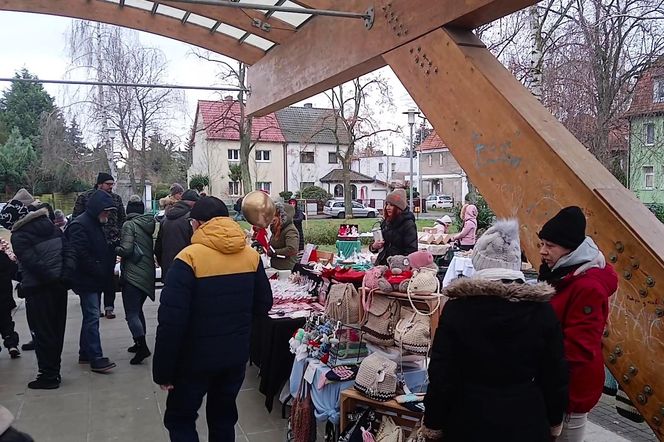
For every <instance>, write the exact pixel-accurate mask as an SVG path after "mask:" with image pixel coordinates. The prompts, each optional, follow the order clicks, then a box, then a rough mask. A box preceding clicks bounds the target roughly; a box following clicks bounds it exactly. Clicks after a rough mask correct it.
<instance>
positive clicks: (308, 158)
mask: <svg viewBox="0 0 664 442" xmlns="http://www.w3.org/2000/svg"><path fill="white" fill-rule="evenodd" d="M314 157H315V156H314V153H313V152H300V163H313V162H314Z"/></svg>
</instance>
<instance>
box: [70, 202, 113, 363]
mask: <svg viewBox="0 0 664 442" xmlns="http://www.w3.org/2000/svg"><path fill="white" fill-rule="evenodd" d="M114 210H116V208H115V205H114V204H113V199H112V198H111V195H110V194H109V193H108V192H105V191H103V190H98V191H96V192H95V193H93V194H92V195H91V196H90V199H89V200H88V202H87V204H86V207H85V212H83V214H81V215H79V216H78V217H76V219H74V221H72V222H71V224H69V226H68V227H67V230H66V235H67V239H68V240H69V243H70V245H71V247H72V248H73V249H74V251H75V252H76V278H75V279H74V280H73V281H72V287H73V289H74V292H75V293H76V294H77V295H78V296H79V297H80V298H81V311H82V312H83V323H82V324H81V338H80V344H79V356H78V361H79V363H81V364H87V363H89V364H90V369H91V370H92V371H95V372H98V373H105V372H107V371H109V370H111V369H113V368H114V367H115V363H114V362H112V361H110V360H109V359H108V358H105V357H104V354H103V352H102V349H101V339H100V337H99V300H100V298H101V292H102V291H103V290H104V289H105V288H106V287H107V285H108V280H109V278H110V277H111V275H109V272H108V268H109V267H110V266H111V265H112V264H113V263H114V262H115V248H114V247H113V246H112V245H111V244H109V243H108V242H107V241H106V237H105V236H104V231H103V226H104V224H106V223H107V222H108V220H109V218H110V213H111V212H113V211H114Z"/></svg>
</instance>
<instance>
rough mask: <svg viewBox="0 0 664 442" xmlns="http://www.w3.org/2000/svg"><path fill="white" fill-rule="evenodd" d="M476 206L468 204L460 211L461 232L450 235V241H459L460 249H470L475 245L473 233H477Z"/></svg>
mask: <svg viewBox="0 0 664 442" xmlns="http://www.w3.org/2000/svg"><path fill="white" fill-rule="evenodd" d="M477 213H478V212H477V206H475V205H474V204H468V205H466V206H465V207H464V209H463V210H462V211H461V217H462V219H463V228H462V229H461V232H459V233H457V234H456V235H453V236H452V241H458V242H459V248H460V249H461V250H470V249H472V248H473V246H474V245H475V234H476V233H477Z"/></svg>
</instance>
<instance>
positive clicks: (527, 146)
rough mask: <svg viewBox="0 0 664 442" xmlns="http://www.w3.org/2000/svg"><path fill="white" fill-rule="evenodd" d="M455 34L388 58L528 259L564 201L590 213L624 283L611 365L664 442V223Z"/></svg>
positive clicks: (613, 320)
mask: <svg viewBox="0 0 664 442" xmlns="http://www.w3.org/2000/svg"><path fill="white" fill-rule="evenodd" d="M464 34H465V35H464ZM457 35H458V36H459V37H460V38H456V36H455V34H454V33H453V32H448V30H446V29H444V28H441V29H438V30H436V31H434V32H431V33H430V34H428V35H426V36H424V37H422V38H420V39H418V40H416V41H413V42H412V43H409V44H407V45H403V46H401V47H399V48H397V49H395V50H393V51H391V52H389V53H388V54H386V55H385V60H386V62H387V63H388V64H389V66H391V67H392V69H393V70H394V72H395V73H396V75H397V76H398V77H399V79H400V80H401V82H402V83H403V84H404V86H405V87H406V89H408V92H409V93H410V95H411V96H412V97H413V99H414V100H415V101H416V102H417V104H418V105H419V106H420V108H421V109H422V110H423V111H424V113H425V114H426V115H427V117H428V118H429V120H430V121H431V123H432V124H433V126H434V128H435V129H436V131H437V132H438V134H439V135H440V136H441V138H442V139H443V140H444V141H445V143H446V144H447V145H448V147H449V148H450V151H451V152H452V153H453V155H454V157H455V158H456V159H457V160H458V162H459V164H460V165H461V166H462V167H463V169H464V170H465V171H466V173H467V174H468V176H469V177H470V179H471V181H472V182H473V184H475V185H476V186H477V187H478V189H479V191H480V192H481V193H482V195H483V196H484V197H486V199H487V201H488V202H489V204H490V206H491V208H492V209H493V210H494V211H495V212H496V214H497V215H498V216H501V217H517V218H518V219H519V221H520V226H521V244H522V247H523V248H524V249H525V251H526V253H527V256H528V258H529V259H530V260H531V262H533V263H534V264H537V263H538V262H539V254H538V238H537V232H538V231H539V230H540V229H541V227H542V225H543V224H544V222H546V221H547V220H548V219H549V218H550V217H551V216H553V215H554V214H555V213H556V212H557V211H558V210H559V209H560V208H562V207H565V206H568V205H578V206H580V207H582V208H583V209H584V211H585V214H586V216H587V219H588V230H587V232H588V234H589V235H591V236H592V237H593V238H594V239H595V241H596V242H597V244H598V245H599V247H600V248H601V249H602V251H603V252H604V254H605V256H606V257H607V261H610V262H613V263H614V264H613V265H614V267H615V269H616V271H617V273H618V275H619V279H620V281H619V282H620V286H619V290H618V293H617V294H615V295H614V296H612V297H611V310H610V319H609V325H608V328H607V333H608V334H607V335H606V337H605V338H604V342H603V344H604V354H605V356H606V357H607V360H608V362H607V366H608V367H609V368H610V370H611V371H612V372H613V374H614V375H615V376H616V378H617V379H618V380H619V381H620V382H621V384H622V386H623V388H624V389H625V390H626V391H627V392H628V394H629V395H630V397H631V398H632V399H633V400H634V403H635V405H636V407H637V408H639V410H640V411H641V412H642V413H643V415H644V417H645V418H646V420H647V421H648V423H649V424H650V425H651V426H652V427H653V429H654V431H655V432H656V433H657V434H658V435H659V437H660V438H662V437H663V435H664V433H662V428H660V426H659V425H658V424H657V423H656V422H657V421H656V419H660V420H659V422H660V423H661V419H662V416H661V415H660V410H661V406H662V404H663V403H664V359H663V358H662V357H661V355H662V354H664V323H663V322H662V318H661V317H662V316H664V304H663V299H662V296H661V289H660V288H659V287H660V286H662V285H664V242H662V238H664V226H663V225H662V223H660V222H658V221H657V219H656V218H655V217H654V215H653V214H652V213H650V211H649V210H648V209H646V208H645V206H644V205H643V204H642V203H641V202H639V201H638V200H637V199H636V198H635V197H634V195H633V194H632V193H631V192H630V191H628V190H627V189H625V188H624V187H623V186H622V185H621V184H620V183H619V182H618V181H617V180H616V179H615V178H614V177H613V176H612V175H611V174H610V173H609V172H608V171H607V170H606V169H605V168H604V167H603V166H602V165H601V164H600V163H599V162H598V161H597V160H596V159H595V158H594V157H593V156H592V155H591V154H590V153H589V152H588V151H587V149H585V147H584V146H583V145H581V143H579V142H578V141H577V140H576V139H575V138H574V137H573V136H572V135H571V134H570V133H569V132H568V131H567V130H566V129H565V128H564V127H563V125H562V124H560V123H559V122H558V121H557V120H556V119H555V118H554V117H553V116H552V115H551V114H550V113H549V112H548V111H547V110H546V109H545V108H544V107H543V106H542V105H541V104H540V103H539V102H538V101H537V100H536V99H535V98H534V97H533V95H532V94H531V93H530V92H529V91H528V90H527V89H525V88H524V87H523V86H522V85H521V83H519V82H518V81H517V80H516V79H515V78H514V77H513V76H512V75H511V74H510V73H509V72H508V71H507V70H506V69H505V68H504V67H503V66H502V65H501V64H500V63H499V62H498V60H496V58H495V57H493V55H491V53H490V52H489V51H488V50H487V49H486V48H484V47H482V45H481V44H479V43H478V41H477V39H476V38H474V36H472V35H470V34H468V33H457ZM458 43H461V44H458ZM609 356H611V359H609ZM611 361H613V362H611ZM630 367H635V370H634V369H632V370H630ZM624 376H627V377H626V379H627V381H623V377H624ZM646 385H648V386H649V388H650V391H651V392H652V394H646V393H643V392H644V390H645V389H646ZM639 395H642V396H639ZM637 397H639V398H641V399H642V402H641V403H639V402H638V401H637V400H636V399H637Z"/></svg>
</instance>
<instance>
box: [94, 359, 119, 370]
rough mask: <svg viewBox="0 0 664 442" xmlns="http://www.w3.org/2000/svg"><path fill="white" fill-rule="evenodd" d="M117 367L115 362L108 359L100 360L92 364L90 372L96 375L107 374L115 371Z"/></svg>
mask: <svg viewBox="0 0 664 442" xmlns="http://www.w3.org/2000/svg"><path fill="white" fill-rule="evenodd" d="M115 366H116V365H115V362H113V361H111V360H110V359H108V358H99V359H97V360H95V361H92V362H90V370H92V371H94V372H95V373H107V372H109V371H111V370H112V369H114V368H115Z"/></svg>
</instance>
